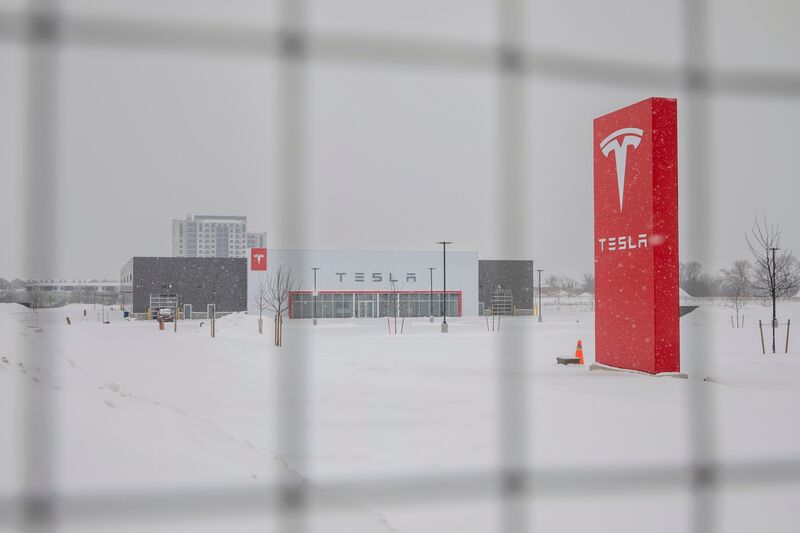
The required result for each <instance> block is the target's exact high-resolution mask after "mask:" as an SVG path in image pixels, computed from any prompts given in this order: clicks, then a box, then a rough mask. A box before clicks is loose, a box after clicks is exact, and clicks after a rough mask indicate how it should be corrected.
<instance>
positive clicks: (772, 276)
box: [767, 248, 780, 353]
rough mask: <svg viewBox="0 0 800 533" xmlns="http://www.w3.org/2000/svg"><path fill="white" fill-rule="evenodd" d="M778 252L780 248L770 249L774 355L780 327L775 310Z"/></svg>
mask: <svg viewBox="0 0 800 533" xmlns="http://www.w3.org/2000/svg"><path fill="white" fill-rule="evenodd" d="M778 250H780V248H770V251H771V252H772V272H771V274H770V278H771V279H770V288H769V290H770V292H771V293H772V353H775V328H776V327H778V315H777V312H776V310H775V303H776V302H775V296H776V292H777V291H776V290H775V288H776V286H775V284H776V282H777V280H776V279H775V278H776V276H777V275H778V269H777V265H776V264H775V252H777V251H778ZM767 260H769V258H767Z"/></svg>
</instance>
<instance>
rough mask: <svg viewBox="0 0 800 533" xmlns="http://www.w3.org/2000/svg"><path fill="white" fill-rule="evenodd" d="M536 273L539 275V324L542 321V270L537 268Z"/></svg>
mask: <svg viewBox="0 0 800 533" xmlns="http://www.w3.org/2000/svg"><path fill="white" fill-rule="evenodd" d="M536 272H538V273H539V322H541V321H542V272H544V269H541V268H538V269H536Z"/></svg>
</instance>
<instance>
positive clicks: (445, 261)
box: [436, 241, 453, 333]
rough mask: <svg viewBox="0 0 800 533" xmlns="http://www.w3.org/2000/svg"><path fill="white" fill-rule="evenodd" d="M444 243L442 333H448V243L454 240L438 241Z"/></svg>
mask: <svg viewBox="0 0 800 533" xmlns="http://www.w3.org/2000/svg"><path fill="white" fill-rule="evenodd" d="M436 244H441V245H442V302H443V303H444V305H442V318H443V320H442V333H447V245H448V244H453V243H452V241H437V242H436Z"/></svg>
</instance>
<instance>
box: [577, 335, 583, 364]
mask: <svg viewBox="0 0 800 533" xmlns="http://www.w3.org/2000/svg"><path fill="white" fill-rule="evenodd" d="M575 357H576V358H577V359H580V361H581V364H583V344H582V343H581V341H580V340H578V346H576V347H575Z"/></svg>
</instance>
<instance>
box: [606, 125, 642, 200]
mask: <svg viewBox="0 0 800 533" xmlns="http://www.w3.org/2000/svg"><path fill="white" fill-rule="evenodd" d="M643 134H644V131H643V130H640V129H639V128H622V129H620V130H617V131H615V132H614V133H612V134H611V135H609V136H608V137H606V138H605V139H603V142H601V143H600V150H602V152H603V155H604V156H606V157H608V154H610V153H611V152H614V158H615V161H616V164H617V188H618V191H619V210H620V212H621V211H622V198H623V195H624V194H625V163H626V161H627V159H628V147H629V146H632V147H634V148H638V147H639V143H641V142H642V135H643Z"/></svg>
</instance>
